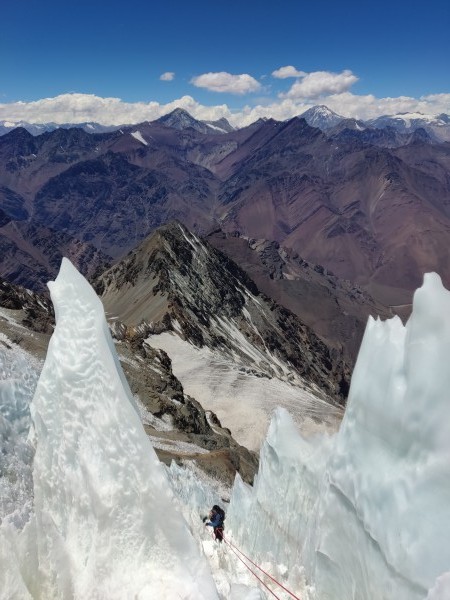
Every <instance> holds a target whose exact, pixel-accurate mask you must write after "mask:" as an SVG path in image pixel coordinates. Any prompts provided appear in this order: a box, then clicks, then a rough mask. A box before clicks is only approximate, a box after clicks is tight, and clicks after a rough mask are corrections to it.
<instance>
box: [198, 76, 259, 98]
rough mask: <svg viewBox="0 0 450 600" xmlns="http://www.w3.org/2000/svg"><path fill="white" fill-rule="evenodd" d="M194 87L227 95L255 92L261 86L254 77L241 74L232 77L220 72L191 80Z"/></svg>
mask: <svg viewBox="0 0 450 600" xmlns="http://www.w3.org/2000/svg"><path fill="white" fill-rule="evenodd" d="M191 83H192V84H194V85H195V86H196V87H200V88H206V89H207V90H210V91H212V92H227V93H229V94H248V93H249V92H257V91H258V90H259V89H260V88H261V84H260V83H259V82H258V81H256V79H255V78H254V77H252V76H251V75H248V74H247V73H243V74H241V75H232V74H231V73H226V72H225V71H221V72H219V73H204V74H203V75H198V76H197V77H193V78H192V79H191Z"/></svg>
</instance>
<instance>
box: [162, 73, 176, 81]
mask: <svg viewBox="0 0 450 600" xmlns="http://www.w3.org/2000/svg"><path fill="white" fill-rule="evenodd" d="M174 79H175V73H173V72H172V71H166V72H165V73H163V74H162V75H161V76H160V80H161V81H173V80H174Z"/></svg>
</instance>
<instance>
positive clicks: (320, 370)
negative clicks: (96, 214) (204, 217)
mask: <svg viewBox="0 0 450 600" xmlns="http://www.w3.org/2000/svg"><path fill="white" fill-rule="evenodd" d="M94 286H95V289H96V291H97V293H98V294H99V295H100V297H101V298H102V301H103V303H104V305H105V308H106V311H107V314H108V315H109V316H110V317H111V318H117V319H118V320H119V321H120V322H122V323H123V324H124V325H125V326H126V327H130V328H133V329H134V330H136V331H145V333H146V335H148V334H150V333H161V332H162V331H174V332H175V333H177V334H178V335H180V337H181V338H182V339H184V340H186V341H188V342H190V343H191V344H193V345H195V346H197V347H202V346H208V347H209V348H211V349H213V350H214V349H219V350H220V352H221V353H222V354H224V355H228V356H230V357H233V359H234V360H239V361H240V364H241V365H242V368H244V369H249V370H251V372H253V373H255V374H259V375H260V376H261V377H272V376H276V377H278V378H280V379H285V380H287V381H289V380H292V379H293V378H296V377H297V378H301V379H302V380H304V381H306V382H309V385H312V386H315V387H316V389H322V390H324V391H326V392H327V393H328V394H329V395H330V396H334V397H335V398H340V399H341V401H343V399H344V397H345V394H346V391H347V386H348V381H349V369H348V366H347V365H346V363H345V361H343V360H342V357H338V356H334V357H333V356H331V354H330V351H329V349H328V347H327V346H326V345H325V344H324V343H323V342H321V341H320V339H319V338H318V337H317V336H316V335H315V334H314V333H313V331H312V330H311V329H310V328H309V327H307V326H306V325H305V324H304V323H303V322H301V321H300V320H299V319H298V317H296V316H295V315H294V314H293V313H292V312H290V311H289V310H287V309H285V308H283V307H282V306H280V305H278V304H277V303H276V302H275V301H273V300H271V299H270V298H268V297H266V296H264V294H261V293H260V292H259V290H258V288H257V286H256V285H255V284H254V282H253V281H252V280H251V279H250V278H249V276H248V275H247V274H246V273H245V272H244V271H243V270H242V269H241V268H240V267H238V266H237V265H236V263H234V262H233V261H231V260H230V259H229V258H228V257H226V256H225V255H224V254H222V253H221V252H219V251H218V250H216V249H214V248H213V247H211V246H210V245H209V244H208V243H207V242H205V241H202V240H200V239H199V238H198V237H197V236H196V235H195V234H193V233H191V232H189V231H188V230H187V229H185V228H184V227H183V226H182V225H181V224H180V223H171V224H169V225H166V226H164V227H162V228H160V229H159V230H158V231H157V232H155V233H154V234H152V235H151V236H150V237H149V238H148V239H147V240H145V241H144V242H143V243H142V244H141V245H140V246H139V247H138V248H136V249H135V250H133V251H132V252H130V253H129V254H128V255H127V256H126V257H125V258H124V259H123V260H122V261H120V262H118V263H117V264H116V265H113V266H112V267H111V268H110V269H108V270H107V271H106V272H105V273H103V274H102V275H101V276H100V277H98V278H97V279H96V280H95V282H94Z"/></svg>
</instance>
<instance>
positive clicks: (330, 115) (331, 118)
mask: <svg viewBox="0 0 450 600" xmlns="http://www.w3.org/2000/svg"><path fill="white" fill-rule="evenodd" d="M299 116H300V117H301V118H302V119H305V120H306V122H307V123H308V125H311V127H318V128H319V129H330V128H331V127H335V126H336V125H339V123H340V122H341V121H343V120H344V119H345V117H343V116H341V115H338V114H337V113H335V112H333V111H332V110H330V109H329V108H328V107H327V106H324V105H323V104H321V105H318V106H313V107H312V108H309V109H308V110H307V111H305V112H304V113H302V114H301V115H299Z"/></svg>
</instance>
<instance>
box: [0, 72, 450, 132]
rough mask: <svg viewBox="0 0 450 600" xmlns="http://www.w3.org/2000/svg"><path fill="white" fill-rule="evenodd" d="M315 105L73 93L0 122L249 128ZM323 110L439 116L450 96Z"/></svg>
mask: <svg viewBox="0 0 450 600" xmlns="http://www.w3.org/2000/svg"><path fill="white" fill-rule="evenodd" d="M305 79H306V77H305V78H303V80H302V81H299V82H296V83H302V82H303V81H304V80H305ZM294 85H296V84H294ZM316 89H317V87H316ZM322 89H323V87H322ZM315 104H318V102H317V99H315V98H308V97H300V98H298V97H296V96H295V95H293V96H292V95H290V96H287V95H286V96H285V97H282V98H276V99H274V100H273V101H272V102H270V101H269V102H268V103H265V104H264V105H263V104H262V103H259V104H255V105H253V106H251V105H246V106H243V107H242V108H240V109H238V110H231V109H230V108H229V106H228V105H227V104H215V105H212V106H206V105H203V104H200V103H199V102H198V101H197V100H195V99H194V98H193V97H192V96H189V95H185V96H182V97H180V98H178V99H175V100H173V101H172V102H168V103H167V104H161V103H159V102H154V101H152V102H125V101H123V100H121V99H120V98H102V97H100V96H95V95H93V94H80V93H72V94H61V95H60V96H56V97H54V98H43V99H41V100H35V101H32V102H23V101H20V102H11V103H3V104H0V121H8V122H10V124H13V123H17V122H20V121H26V122H28V123H36V124H40V123H57V124H62V123H74V124H76V123H84V122H90V121H94V122H97V123H100V124H102V125H126V124H130V125H132V124H136V123H141V122H143V121H153V120H155V119H158V118H159V117H161V116H163V115H165V114H167V113H169V112H171V111H172V110H174V109H175V108H183V109H185V110H187V111H188V112H189V113H190V114H191V115H192V116H193V117H195V118H196V119H201V120H207V121H215V120H217V119H220V118H221V117H225V118H226V119H228V120H229V121H230V123H231V124H232V125H234V126H235V127H243V126H245V125H249V124H250V123H253V122H254V121H257V120H258V119H259V118H261V117H268V118H270V117H271V118H273V119H277V120H279V121H283V120H285V119H290V118H292V117H295V116H298V115H301V114H302V113H303V112H305V110H307V109H308V108H311V107H312V106H314V105H315ZM320 104H326V105H327V106H328V107H329V108H330V109H331V110H334V111H335V112H337V113H338V114H341V115H343V116H345V117H353V118H358V119H371V118H375V117H378V116H380V115H386V114H389V115H395V114H399V113H404V112H411V113H412V112H421V113H423V114H428V115H438V114H440V113H447V114H449V113H450V93H448V94H444V93H442V94H430V95H427V96H422V97H421V98H413V97H410V96H398V97H394V98H389V97H387V98H377V97H376V96H374V95H372V94H366V95H357V94H353V93H352V92H350V91H344V92H342V93H333V94H330V95H322V96H321V97H320ZM11 126H12V125H11Z"/></svg>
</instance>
